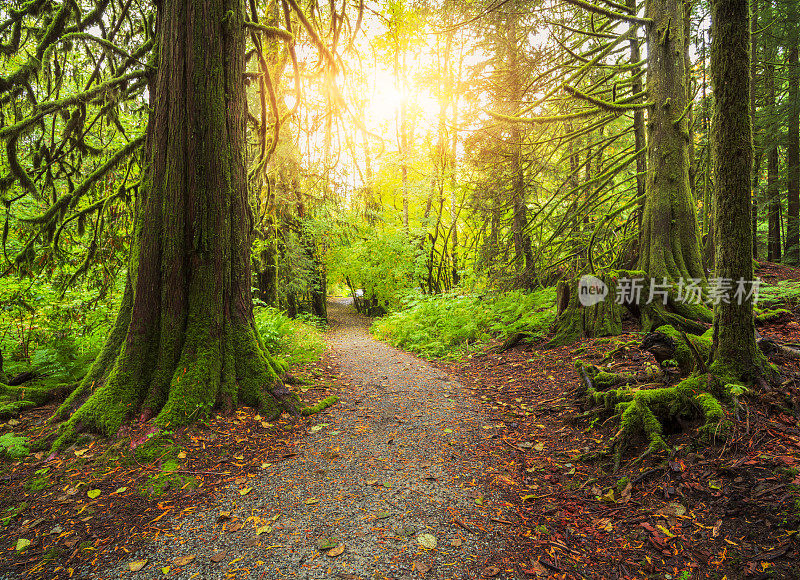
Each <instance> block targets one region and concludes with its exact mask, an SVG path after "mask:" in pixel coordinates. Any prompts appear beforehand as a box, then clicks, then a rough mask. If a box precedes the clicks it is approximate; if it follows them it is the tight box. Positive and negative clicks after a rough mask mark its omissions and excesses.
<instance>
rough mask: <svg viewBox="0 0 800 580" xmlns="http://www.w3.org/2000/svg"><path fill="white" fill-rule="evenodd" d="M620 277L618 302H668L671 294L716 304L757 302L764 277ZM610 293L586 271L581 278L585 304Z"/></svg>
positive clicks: (580, 295) (679, 298)
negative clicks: (706, 278)
mask: <svg viewBox="0 0 800 580" xmlns="http://www.w3.org/2000/svg"><path fill="white" fill-rule="evenodd" d="M646 282H648V281H646V280H645V279H644V278H624V277H623V278H619V279H618V280H617V284H616V288H615V290H616V296H615V297H614V302H616V303H617V304H621V305H624V304H650V303H652V302H661V304H664V305H666V304H667V302H668V300H670V298H671V299H672V300H675V301H677V302H683V303H687V304H701V305H705V306H708V307H713V306H714V305H715V304H719V303H720V302H724V303H726V304H729V303H732V302H735V303H736V304H739V305H741V304H744V303H746V302H752V303H753V305H755V304H756V303H757V302H758V292H759V289H760V288H761V280H760V279H758V278H756V279H755V280H745V279H743V278H739V279H738V280H733V279H730V278H709V279H708V282H707V283H706V282H705V281H704V280H701V279H700V278H688V279H684V278H680V279H678V280H677V281H672V280H668V279H667V278H662V279H661V280H657V279H655V278H653V279H650V280H649V283H646ZM607 296H608V287H607V286H606V285H605V284H604V283H603V281H602V280H600V279H599V278H597V277H595V276H591V275H589V274H586V275H585V276H582V277H581V279H580V281H579V282H578V299H579V300H580V303H581V304H582V305H583V306H584V307H589V306H594V305H595V304H599V303H600V302H602V301H603V300H605V299H606V297H607Z"/></svg>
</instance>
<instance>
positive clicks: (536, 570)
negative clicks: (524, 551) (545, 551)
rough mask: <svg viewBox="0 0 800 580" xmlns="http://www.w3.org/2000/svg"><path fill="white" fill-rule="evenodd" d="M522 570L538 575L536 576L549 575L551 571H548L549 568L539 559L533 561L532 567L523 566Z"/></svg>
mask: <svg viewBox="0 0 800 580" xmlns="http://www.w3.org/2000/svg"><path fill="white" fill-rule="evenodd" d="M522 571H523V572H525V573H526V574H531V575H536V576H547V575H549V572H548V571H547V568H545V567H544V566H542V565H541V564H540V563H539V562H538V561H536V562H531V567H530V569H525V568H523V569H522Z"/></svg>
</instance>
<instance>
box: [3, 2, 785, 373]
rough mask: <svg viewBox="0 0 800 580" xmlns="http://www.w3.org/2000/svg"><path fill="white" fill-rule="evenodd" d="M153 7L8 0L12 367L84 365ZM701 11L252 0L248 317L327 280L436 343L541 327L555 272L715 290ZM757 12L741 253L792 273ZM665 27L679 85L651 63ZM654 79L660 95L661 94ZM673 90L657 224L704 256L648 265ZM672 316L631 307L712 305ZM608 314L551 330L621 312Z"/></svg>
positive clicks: (150, 60)
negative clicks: (667, 186)
mask: <svg viewBox="0 0 800 580" xmlns="http://www.w3.org/2000/svg"><path fill="white" fill-rule="evenodd" d="M157 5H158V3H155V4H154V3H150V2H140V1H138V0H121V1H115V0H105V1H103V2H99V3H94V2H91V3H90V2H82V1H80V0H76V1H70V2H65V3H58V2H53V1H50V0H29V1H25V2H22V1H15V2H11V3H10V4H8V5H7V6H5V7H4V8H3V9H2V12H0V34H2V45H0V53H2V58H3V74H2V76H0V138H2V140H3V141H4V143H5V155H4V156H3V158H2V160H1V161H0V163H1V164H2V165H0V175H1V176H2V180H0V186H2V191H3V203H4V208H3V209H4V216H3V219H4V224H3V236H2V246H3V261H4V265H3V276H2V278H1V279H0V297H1V298H2V304H3V326H2V331H1V332H2V334H0V341H1V342H0V350H1V351H2V353H3V355H4V359H3V361H4V367H3V369H2V372H3V373H4V375H5V376H3V377H0V378H1V379H5V380H9V378H11V376H13V375H16V374H18V373H19V372H22V371H25V370H27V369H28V368H29V367H33V368H34V369H38V370H37V371H35V372H37V373H45V374H47V375H49V376H51V377H56V378H57V381H58V382H61V383H66V384H69V383H74V382H75V381H78V380H79V379H80V378H81V377H82V376H83V375H84V374H85V372H86V369H87V365H88V364H89V362H90V361H91V360H93V359H94V357H95V356H96V355H97V353H98V352H99V350H100V348H101V347H102V346H103V343H104V340H105V337H106V336H108V334H109V332H110V331H111V328H112V324H113V322H114V316H113V315H114V312H115V311H116V309H117V308H118V305H119V304H120V303H121V302H122V300H123V294H124V288H125V279H126V273H128V272H129V267H130V262H129V261H128V256H129V252H130V249H131V246H130V244H131V240H132V239H135V235H134V234H135V231H134V230H135V228H136V225H135V224H136V222H135V217H134V216H135V212H136V211H137V204H139V203H140V198H141V195H140V194H141V192H142V190H143V189H144V188H145V187H146V186H147V183H146V182H145V181H146V171H145V167H146V164H147V159H146V157H145V156H144V154H143V148H144V143H145V128H146V125H147V122H148V116H149V114H150V113H151V112H152V111H153V110H154V109H153V107H154V103H153V98H154V94H155V90H154V87H155V85H154V83H155V77H154V75H155V72H156V64H157V62H158V60H157V59H158V54H157V51H156V50H155V47H156V46H157V44H158V33H159V31H158V23H157V20H156V6H157ZM710 11H711V6H710V5H709V4H708V3H705V2H678V1H677V0H663V1H658V2H656V1H654V0H653V1H651V2H649V3H639V4H637V3H636V2H627V3H626V4H620V3H616V2H611V1H608V0H603V1H602V2H600V3H597V4H592V3H587V2H583V1H582V0H567V1H565V2H551V1H544V2H542V1H521V0H508V1H500V2H468V3H464V2H448V1H444V2H438V3H437V2H404V1H387V2H374V3H373V2H363V1H362V2H350V3H349V2H344V3H342V4H339V3H336V2H330V3H327V4H325V3H319V4H318V3H314V2H312V3H308V4H303V3H298V2H295V1H294V0H283V1H281V2H262V3H257V2H249V3H248V4H247V6H246V9H245V15H244V18H245V20H244V22H243V26H244V28H245V30H246V31H247V38H246V54H245V55H244V58H245V62H246V67H247V69H246V73H245V74H244V79H243V82H244V83H245V84H246V87H247V89H246V98H247V106H248V112H247V115H248V121H247V146H246V149H247V151H246V152H244V153H245V155H246V159H247V183H248V190H249V201H250V206H251V209H252V219H253V223H252V256H251V267H252V271H253V279H252V280H253V282H252V283H253V296H254V299H255V301H256V305H257V308H256V315H257V316H256V318H257V325H259V326H260V328H261V330H262V332H261V334H262V337H263V336H264V334H265V333H267V334H268V335H269V333H270V332H271V333H272V334H273V335H275V336H277V335H278V334H279V331H278V330H276V329H277V328H278V327H280V326H281V325H283V324H284V322H283V319H282V318H280V315H279V314H278V312H279V311H280V312H285V313H286V315H287V316H288V317H289V318H297V317H300V318H303V317H306V318H307V317H318V318H321V319H325V318H326V306H325V298H326V296H327V295H328V294H330V293H335V292H338V293H342V292H344V293H351V294H353V295H354V297H355V302H356V306H357V307H358V308H359V309H360V310H362V311H364V312H367V313H369V314H386V313H388V312H393V311H397V310H399V309H401V308H403V307H406V313H407V314H406V317H405V318H403V317H398V316H395V317H394V318H393V317H389V318H386V319H385V320H384V321H383V322H382V323H380V324H379V326H378V328H377V331H378V332H379V333H383V335H384V336H388V337H391V338H392V339H393V340H395V341H396V342H398V343H400V344H404V345H406V346H408V347H410V348H414V349H416V350H417V351H419V352H422V353H424V354H426V355H429V356H447V355H452V354H454V353H456V354H457V353H462V352H465V351H468V350H470V349H474V348H476V345H480V344H481V343H483V342H485V341H487V340H489V339H497V338H500V339H503V340H505V339H510V340H512V341H514V340H520V339H521V338H530V337H533V338H536V337H541V336H544V335H546V334H547V333H548V332H549V331H550V329H551V325H552V323H553V321H554V319H555V316H556V310H557V309H556V304H555V302H556V294H557V292H556V289H555V285H556V284H557V283H558V282H560V281H562V282H563V283H564V284H566V285H570V284H572V281H573V280H575V279H576V278H577V277H579V276H580V275H582V274H585V273H605V274H609V273H610V274H614V273H615V272H616V273H619V272H622V273H623V274H622V275H624V273H625V272H632V271H641V270H643V271H644V272H645V273H646V274H650V275H652V276H653V277H661V276H662V275H664V276H666V277H667V278H669V279H670V280H671V281H672V282H677V279H678V278H679V277H682V276H687V277H692V276H699V278H700V279H702V283H703V285H704V288H706V286H705V284H706V280H705V278H706V272H708V273H709V275H710V274H711V273H712V272H713V267H714V251H715V244H714V235H713V232H714V209H713V199H714V191H715V187H716V184H715V179H716V178H715V172H714V165H715V162H716V160H715V159H714V148H713V147H712V117H713V115H714V109H715V92H714V90H713V88H712V75H711V44H712V39H711V30H712V22H711V20H712V19H711V15H710ZM751 12H752V20H751V22H750V27H751V31H752V34H751V35H750V39H749V46H748V47H747V48H748V50H749V54H750V67H751V70H750V76H751V79H752V83H751V84H750V93H749V95H748V96H749V114H750V117H751V119H752V123H753V135H754V142H753V145H754V148H753V153H754V155H753V163H752V173H751V175H749V177H748V179H749V182H750V184H751V189H752V219H751V226H750V227H751V231H752V240H753V241H752V252H753V256H754V257H756V258H761V259H767V260H770V261H782V262H785V263H786V264H790V265H796V264H798V262H800V130H798V123H800V89H798V86H799V83H800V71H799V70H798V66H799V65H798V45H799V43H800V37H799V36H798V34H800V32H799V30H800V29H799V28H798V16H797V7H796V4H795V3H794V2H783V3H773V2H765V1H763V0H754V1H753V2H752V3H751ZM226 18H227V16H226ZM664 19H666V20H664ZM662 20H663V22H666V24H664V23H663V22H662ZM668 43H673V44H674V43H677V44H676V46H678V47H679V51H678V52H679V53H680V54H679V56H680V59H679V61H680V62H681V63H683V65H682V66H681V70H679V71H678V73H677V77H676V76H675V74H672V73H670V74H666V73H665V72H664V71H661V70H655V69H653V67H652V66H651V67H650V68H651V70H648V59H650V61H651V62H658V61H657V60H654V59H653V50H654V47H658V46H662V45H663V46H667V44H668ZM676 54H677V52H676ZM648 55H649V56H648ZM676 62H678V61H676ZM673 73H674V71H673ZM659 79H661V80H659ZM664 79H668V80H670V81H671V82H673V84H674V86H673V87H671V88H670V90H673V91H677V92H676V93H674V94H671V95H667V94H666V93H665V94H661V93H658V94H654V93H656V92H657V91H660V90H661V88H658V87H659V86H660V85H658V83H659V82H662V83H663V82H664ZM676 87H677V88H676ZM678 105H680V106H678ZM669 107H672V109H671V112H670V114H671V115H673V117H672V119H673V120H672V123H674V125H675V128H676V129H675V131H673V132H674V133H675V134H676V135H679V136H680V139H683V140H684V141H685V142H682V144H680V145H678V147H679V149H680V150H681V153H680V155H679V159H678V158H672V160H671V161H669V163H672V164H673V165H674V164H675V163H678V165H679V170H680V171H681V172H684V171H685V172H686V175H688V181H686V182H685V186H686V187H685V188H684V189H685V190H686V191H685V192H682V193H680V195H679V197H680V196H684V197H685V201H684V199H683V198H681V200H679V201H678V202H675V201H674V200H672V199H671V200H670V201H669V204H672V206H674V207H680V210H679V213H680V212H682V213H681V215H680V216H678V217H677V218H674V220H675V221H674V223H676V224H677V226H676V229H675V232H674V233H673V234H672V235H674V238H675V239H677V240H678V241H677V242H675V244H677V245H678V246H681V247H686V248H688V250H686V251H685V252H684V253H686V254H687V255H691V254H692V253H693V252H694V253H696V254H697V257H698V258H699V261H696V263H689V262H691V260H688V259H687V266H686V267H685V268H682V267H678V268H672V269H670V268H669V267H667V268H666V269H664V268H663V267H660V266H659V265H658V264H657V263H654V262H651V260H650V258H648V257H647V256H648V255H649V254H652V253H653V252H656V253H657V252H660V251H661V249H662V248H663V246H664V245H675V244H673V243H672V242H667V243H662V242H659V241H658V240H657V235H658V231H657V230H658V227H656V226H653V227H651V226H650V225H649V224H650V223H651V220H650V218H649V217H647V216H648V215H649V214H648V210H647V208H646V204H645V200H646V198H647V196H648V195H649V194H648V192H654V191H656V189H657V186H656V185H654V183H655V181H657V180H655V181H654V178H653V175H655V174H659V173H660V172H661V171H662V170H661V169H658V168H654V167H653V166H652V165H653V159H655V158H656V156H658V155H661V151H662V150H664V151H666V150H668V149H669V147H672V145H669V144H666V145H665V144H664V143H665V142H662V141H658V139H662V138H663V136H661V135H660V134H658V131H659V127H660V126H661V125H662V123H661V122H660V121H657V119H656V114H657V112H658V111H661V110H666V109H668V108H669ZM672 138H673V139H674V136H673V137H672ZM648 142H650V147H649V149H648ZM684 148H685V149H686V154H684V153H683V149H684ZM664 155H666V154H664ZM675 159H678V161H675ZM669 163H668V164H667V165H669ZM648 164H650V167H649V169H648ZM648 171H649V173H648ZM648 175H649V176H650V182H648ZM678 181H683V179H682V178H679V179H678ZM682 187H683V186H682ZM684 194H685V195H684ZM651 195H653V196H655V194H651ZM659 195H661V194H659ZM664 195H665V196H667V197H664V199H667V198H668V197H669V195H671V194H669V193H665V194H664ZM654 199H655V197H654ZM659 199H661V198H660V197H659ZM681 204H683V205H681ZM139 209H140V210H141V207H139ZM653 219H655V218H653ZM668 221H669V220H668ZM648 228H649V229H648ZM650 230H653V231H654V232H655V233H653V234H649V233H647V232H649V231H650ZM643 232H644V233H643ZM662 233H663V232H662ZM720 243H722V244H724V243H725V241H724V240H723V241H722V242H720ZM659 244H661V245H659ZM653 248H655V250H654V249H653ZM695 248H696V250H695ZM605 274H604V275H605ZM614 275H617V274H614ZM612 277H613V276H612ZM562 292H563V290H562ZM770 292H772V294H773V295H782V296H783V295H792V293H797V292H800V289H798V288H795V287H794V286H792V285H791V284H788V285H784V286H780V287H776V288H772V289H769V288H768V289H766V293H767V294H769V293H770ZM559 302H562V300H561V299H559ZM671 306H677V304H671ZM462 307H463V308H462ZM459 308H462V310H460V311H459V310H458V309H459ZM426 309H427V310H426ZM562 310H563V304H562V305H561V307H560V308H558V313H560V314H563V313H562V312H561V311H562ZM612 310H613V309H612ZM672 310H675V312H671V313H667V314H658V313H656V314H652V313H650V314H647V315H646V316H644V315H643V316H644V318H643V326H644V327H645V329H649V328H650V327H654V326H658V325H659V324H661V323H674V324H676V325H677V324H678V323H680V324H685V325H686V326H687V327H688V329H689V330H693V331H695V332H696V333H697V334H700V333H702V332H703V331H705V330H706V329H707V328H708V327H709V326H708V325H709V323H710V322H711V310H710V309H708V308H703V309H696V310H693V311H691V312H687V311H686V309H680V308H677V309H676V308H672ZM409 312H410V313H411V314H410V315H409V314H408V313H409ZM603 316H606V315H605V314H603ZM619 316H621V315H620V313H619V312H618V311H612V312H610V313H609V314H608V317H610V320H611V325H610V326H609V323H608V321H604V322H601V323H597V322H596V323H587V322H586V321H583V322H582V323H581V324H580V325H579V326H580V327H579V328H578V329H577V330H576V329H574V328H572V329H569V330H570V332H569V333H568V336H567V338H571V339H574V338H577V337H580V336H583V335H602V334H608V333H614V332H618V331H619V330H620V329H619V328H617V327H616V324H617V322H616V321H615V320H614V317H619ZM431 317H433V319H434V321H433V322H432V321H431ZM423 319H424V321H423ZM421 321H422V322H421ZM654 321H655V322H654ZM448 324H449V330H448V329H447V328H446V329H445V331H444V332H443V331H442V328H443V327H445V326H447V325H448ZM561 326H562V329H563V327H564V324H563V323H562V325H561ZM269 340H270V339H269V336H267V339H266V340H265V342H269ZM43 369H44V370H43ZM739 378H741V377H739Z"/></svg>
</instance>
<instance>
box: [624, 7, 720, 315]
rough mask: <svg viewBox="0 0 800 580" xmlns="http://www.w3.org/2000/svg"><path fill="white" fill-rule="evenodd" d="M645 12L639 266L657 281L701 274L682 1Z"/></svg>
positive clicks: (679, 309)
mask: <svg viewBox="0 0 800 580" xmlns="http://www.w3.org/2000/svg"><path fill="white" fill-rule="evenodd" d="M646 16H647V17H648V18H651V19H652V20H653V24H651V25H650V26H648V28H647V47H648V48H647V90H648V93H649V95H650V99H651V100H652V101H653V106H652V107H650V110H649V118H648V123H647V128H648V159H647V189H646V199H645V208H644V216H643V219H642V229H641V234H640V244H639V246H640V254H639V266H638V269H639V270H643V271H645V272H646V273H647V274H648V276H650V277H652V278H654V279H656V280H657V281H659V282H660V281H661V280H662V279H663V278H666V279H667V280H671V281H673V282H677V281H678V280H679V279H681V278H683V279H684V280H687V279H690V278H694V279H700V280H705V272H704V270H703V262H702V258H701V254H700V242H699V238H698V233H697V229H698V228H697V218H696V216H695V204H694V200H693V198H692V194H691V188H690V184H689V165H690V162H691V160H690V156H689V139H690V137H689V127H688V123H689V120H688V114H687V113H688V106H689V103H688V96H687V95H688V91H687V83H688V82H689V79H687V77H686V66H685V63H684V59H685V52H684V35H685V30H684V13H683V3H682V2H680V1H679V0H651V1H649V2H648V3H647V9H646ZM669 308H670V309H671V310H673V311H674V312H675V313H677V314H678V315H680V316H682V317H686V318H689V319H698V318H700V319H705V320H708V321H709V322H710V312H707V311H706V309H704V308H702V307H698V306H693V305H689V304H686V303H683V302H680V301H677V300H675V299H673V297H671V298H670V301H669ZM671 322H673V323H676V322H678V321H677V320H672V321H671ZM645 326H649V324H648V323H647V322H645Z"/></svg>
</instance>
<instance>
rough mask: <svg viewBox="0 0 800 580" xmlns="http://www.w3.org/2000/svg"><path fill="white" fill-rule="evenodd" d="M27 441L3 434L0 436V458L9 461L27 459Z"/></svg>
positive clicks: (12, 434) (23, 438)
mask: <svg viewBox="0 0 800 580" xmlns="http://www.w3.org/2000/svg"><path fill="white" fill-rule="evenodd" d="M26 443H27V439H26V438H25V437H23V436H21V435H15V434H14V433H4V434H3V435H1V436H0V457H7V458H9V459H21V458H23V457H27V456H28V453H30V451H29V450H28V448H27V446H26Z"/></svg>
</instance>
